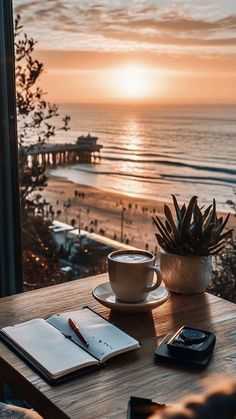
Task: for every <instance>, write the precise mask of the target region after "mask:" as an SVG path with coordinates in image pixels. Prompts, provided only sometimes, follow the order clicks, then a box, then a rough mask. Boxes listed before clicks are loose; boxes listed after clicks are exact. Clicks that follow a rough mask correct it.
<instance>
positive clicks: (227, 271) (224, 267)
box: [207, 237, 236, 303]
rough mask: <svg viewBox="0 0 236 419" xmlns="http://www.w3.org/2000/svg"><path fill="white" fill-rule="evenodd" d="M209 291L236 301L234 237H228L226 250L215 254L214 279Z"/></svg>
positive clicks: (235, 249) (235, 246)
mask: <svg viewBox="0 0 236 419" xmlns="http://www.w3.org/2000/svg"><path fill="white" fill-rule="evenodd" d="M207 291H208V292H210V293H211V294H214V295H217V296H218V297H221V298H225V299H226V300H229V301H232V302H234V303H236V240H235V238H234V237H230V238H229V239H227V241H226V246H225V248H224V250H223V251H222V252H221V254H219V255H216V256H215V260H214V263H213V275H212V281H211V284H210V286H209V288H208V289H207Z"/></svg>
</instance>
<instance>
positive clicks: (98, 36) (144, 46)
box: [13, 0, 236, 105]
mask: <svg viewBox="0 0 236 419" xmlns="http://www.w3.org/2000/svg"><path fill="white" fill-rule="evenodd" d="M13 6H14V12H15V14H20V15H21V22H22V24H23V25H24V30H25V32H27V34H28V35H29V36H32V37H33V38H34V39H35V40H37V41H38V44H37V47H36V51H35V57H36V58H39V59H40V60H42V62H43V63H44V64H45V73H44V75H43V76H42V81H41V82H42V85H43V87H44V89H45V90H46V91H47V92H48V99H50V100H52V101H55V102H57V103H62V102H67V103H68V102H70V103H141V104H152V103H155V104H163V103H164V104H180V105H182V104H192V103H193V104H208V103H209V104H219V103H220V104H236V0H214V1H213V0H205V1H202V0H201V1H200V0H199V1H196V0H173V1H171V0H156V1H154V0H145V1H142V0H137V1H135V0H133V1H132V0H130V1H127V0H116V1H113V0H107V1H105V0H47V1H45V2H43V1H38V0H13Z"/></svg>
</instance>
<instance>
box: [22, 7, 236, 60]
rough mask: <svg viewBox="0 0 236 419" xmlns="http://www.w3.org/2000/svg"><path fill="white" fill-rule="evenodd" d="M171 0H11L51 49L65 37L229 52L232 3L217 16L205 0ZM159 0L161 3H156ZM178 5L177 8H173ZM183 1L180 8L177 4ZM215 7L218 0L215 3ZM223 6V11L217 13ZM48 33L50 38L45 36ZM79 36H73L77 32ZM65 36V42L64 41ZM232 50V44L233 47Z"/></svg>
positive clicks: (82, 44)
mask: <svg viewBox="0 0 236 419" xmlns="http://www.w3.org/2000/svg"><path fill="white" fill-rule="evenodd" d="M169 3H170V2H165V6H163V4H164V2H163V1H160V2H159V3H158V4H159V7H156V6H155V4H156V2H154V1H148V0H147V1H133V2H127V1H125V0H119V1H118V0H117V1H116V2H113V1H105V0H104V1H102V0H100V1H98V0H89V1H88V0H80V2H77V1H75V0H68V1H67V2H65V1H62V0H47V2H39V1H30V0H15V13H19V14H21V15H22V18H23V19H22V23H23V24H24V25H25V26H26V27H27V28H28V27H29V30H31V29H32V31H33V34H36V35H35V37H36V38H37V31H38V34H39V37H40V42H41V44H42V42H43V44H44V45H43V46H42V47H43V48H45V49H50V48H51V46H52V44H53V42H54V41H53V39H54V40H55V42H54V44H55V43H58V41H59V40H60V39H62V38H63V35H62V34H63V33H64V37H65V39H64V42H65V41H66V40H67V41H68V45H70V44H73V48H74V49H76V48H77V49H78V50H79V49H83V50H84V49H86V48H87V49H88V50H91V51H92V50H96V49H97V48H101V50H109V48H110V50H111V51H112V50H113V49H114V48H117V51H119V50H124V49H125V48H127V50H130V49H132V48H133V49H135V50H138V49H140V50H142V49H145V48H146V49H153V50H155V49H156V50H159V51H160V49H161V47H166V46H168V45H169V46H170V48H174V50H175V53H178V48H179V53H180V54H183V48H189V47H199V48H201V51H200V50H198V51H197V53H201V54H205V53H206V54H209V48H210V47H219V48H220V49H221V53H223V52H224V51H225V54H228V53H229V51H228V48H229V47H231V50H230V53H232V51H233V48H235V46H236V37H235V30H236V5H235V11H234V12H235V13H231V14H229V15H225V13H224V12H223V11H221V10H220V9H219V10H218V16H220V17H218V18H215V19H212V18H211V19H210V18H209V15H207V17H206V16H205V10H206V9H210V8H211V4H210V3H207V1H206V2H204V4H198V5H197V6H198V7H197V10H198V14H197V16H198V17H196V15H195V12H196V7H195V6H192V9H190V6H188V10H187V12H186V10H185V8H184V7H183V6H184V4H185V3H184V2H182V1H181V0H179V1H178V2H177V4H175V6H174V7H173V4H174V3H172V6H170V5H169ZM160 5H162V7H161V6H160ZM177 6H178V10H179V11H178V12H177V11H176V10H177ZM181 6H182V8H181ZM214 7H215V8H216V4H215V5H214ZM220 12H221V13H220ZM46 32H47V33H48V40H47V41H49V40H50V43H49V42H45V40H46V38H47V37H46ZM76 36H77V37H76ZM64 42H63V45H64ZM234 52H235V53H236V50H234Z"/></svg>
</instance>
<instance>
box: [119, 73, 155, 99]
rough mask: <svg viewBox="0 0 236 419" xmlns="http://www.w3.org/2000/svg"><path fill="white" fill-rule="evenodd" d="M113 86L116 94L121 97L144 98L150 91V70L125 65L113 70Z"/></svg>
mask: <svg viewBox="0 0 236 419" xmlns="http://www.w3.org/2000/svg"><path fill="white" fill-rule="evenodd" d="M112 78H113V86H114V88H115V90H116V92H115V93H116V95H118V96H119V97H120V98H123V99H144V98H146V97H149V96H150V95H151V93H152V82H153V80H152V74H151V70H149V69H146V68H143V67H132V66H127V67H123V68H120V69H119V70H116V71H114V73H113V76H112Z"/></svg>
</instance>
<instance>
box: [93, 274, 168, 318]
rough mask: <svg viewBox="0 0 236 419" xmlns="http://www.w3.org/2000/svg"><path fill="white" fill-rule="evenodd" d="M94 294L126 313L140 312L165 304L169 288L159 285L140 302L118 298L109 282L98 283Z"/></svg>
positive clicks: (100, 300)
mask: <svg viewBox="0 0 236 419" xmlns="http://www.w3.org/2000/svg"><path fill="white" fill-rule="evenodd" d="M92 294H93V296H94V298H95V299H96V300H97V301H99V303H101V304H102V305H104V306H105V307H108V308H111V309H113V310H116V311H122V312H126V313H127V312H129V313H140V312H144V311H149V310H153V309H154V308H156V307H157V306H159V305H161V304H163V303H164V302H165V301H166V300H167V299H168V297H169V292H168V291H167V289H166V288H164V287H159V288H157V289H156V290H154V291H152V292H150V293H149V294H148V296H147V298H146V299H145V300H144V301H141V302H140V303H125V302H122V301H119V300H117V298H116V296H115V294H114V293H113V291H112V289H111V287H110V283H109V282H103V283H102V284H100V285H97V286H96V287H95V288H94V289H93V291H92Z"/></svg>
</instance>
